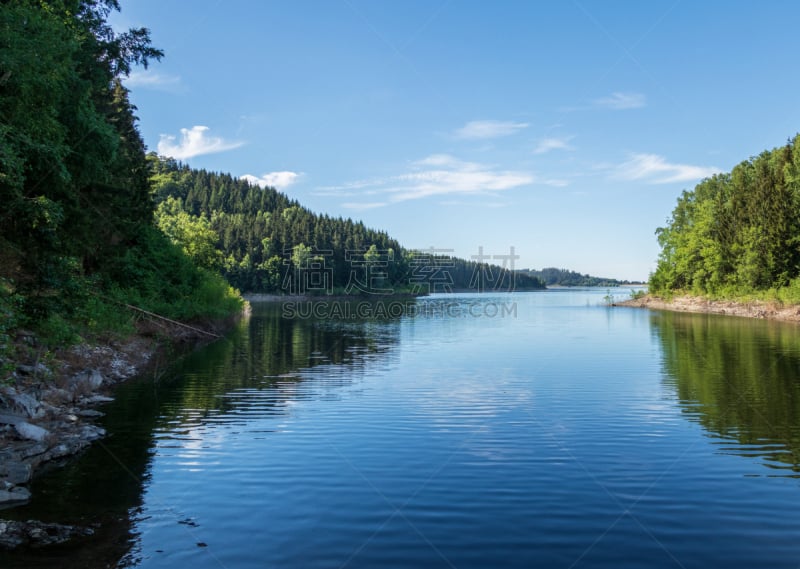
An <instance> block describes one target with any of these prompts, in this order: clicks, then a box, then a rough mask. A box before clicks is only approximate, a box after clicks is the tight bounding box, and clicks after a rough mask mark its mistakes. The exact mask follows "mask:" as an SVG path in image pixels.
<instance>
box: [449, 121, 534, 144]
mask: <svg viewBox="0 0 800 569" xmlns="http://www.w3.org/2000/svg"><path fill="white" fill-rule="evenodd" d="M524 128H528V123H526V122H512V121H492V120H489V121H471V122H468V123H467V124H465V125H464V126H462V127H461V128H459V129H457V130H456V131H455V136H456V138H460V139H464V140H477V139H486V138H499V137H501V136H508V135H511V134H514V133H516V132H518V131H520V130H522V129H524Z"/></svg>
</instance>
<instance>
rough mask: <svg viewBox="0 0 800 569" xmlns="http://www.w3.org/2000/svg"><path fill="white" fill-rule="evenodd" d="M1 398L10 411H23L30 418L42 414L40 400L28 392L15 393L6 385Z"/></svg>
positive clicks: (14, 390)
mask: <svg viewBox="0 0 800 569" xmlns="http://www.w3.org/2000/svg"><path fill="white" fill-rule="evenodd" d="M2 396H3V400H4V401H5V403H6V406H7V407H8V408H9V409H10V410H11V411H17V412H19V413H24V414H25V415H26V416H28V417H30V418H31V419H35V418H38V417H39V416H40V415H41V414H42V410H41V404H40V402H39V401H38V400H37V399H36V398H35V397H34V396H33V395H31V394H30V393H17V390H16V389H14V388H13V387H7V388H5V389H4V390H3V392H2Z"/></svg>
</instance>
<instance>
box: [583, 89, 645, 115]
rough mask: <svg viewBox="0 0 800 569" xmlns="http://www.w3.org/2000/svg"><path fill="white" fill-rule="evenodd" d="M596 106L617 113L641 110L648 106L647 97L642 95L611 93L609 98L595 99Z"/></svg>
mask: <svg viewBox="0 0 800 569" xmlns="http://www.w3.org/2000/svg"><path fill="white" fill-rule="evenodd" d="M594 104H595V105H596V106H598V107H605V108H607V109H612V110H615V111H624V110H627V109H640V108H642V107H644V106H645V105H646V104H647V100H646V98H645V96H644V95H643V94H641V93H622V92H619V91H617V92H615V93H611V95H609V96H608V97H603V98H602V99H595V100H594Z"/></svg>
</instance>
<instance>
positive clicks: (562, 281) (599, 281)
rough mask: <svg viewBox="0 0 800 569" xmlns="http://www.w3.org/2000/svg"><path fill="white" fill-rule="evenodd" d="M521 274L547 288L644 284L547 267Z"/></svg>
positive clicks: (526, 270)
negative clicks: (532, 278) (535, 279)
mask: <svg viewBox="0 0 800 569" xmlns="http://www.w3.org/2000/svg"><path fill="white" fill-rule="evenodd" d="M521 272H522V273H523V274H525V275H527V276H530V277H535V278H537V279H540V280H541V281H543V282H544V283H545V284H546V285H547V286H605V287H615V286H625V285H632V284H644V283H640V282H635V281H627V280H618V279H610V278H605V277H593V276H591V275H582V274H580V273H576V272H575V271H570V270H567V269H557V268H555V267H547V268H545V269H541V270H536V269H524V270H523V271H521Z"/></svg>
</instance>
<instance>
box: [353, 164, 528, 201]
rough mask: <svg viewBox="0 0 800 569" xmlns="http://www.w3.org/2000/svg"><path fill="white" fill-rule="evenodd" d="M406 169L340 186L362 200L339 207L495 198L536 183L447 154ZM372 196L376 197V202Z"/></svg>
mask: <svg viewBox="0 0 800 569" xmlns="http://www.w3.org/2000/svg"><path fill="white" fill-rule="evenodd" d="M410 166H411V167H410V171H409V172H406V173H404V174H400V175H398V176H392V177H389V178H385V179H382V180H371V181H370V182H369V184H365V183H363V182H354V183H351V184H345V185H343V186H340V187H341V188H342V190H343V191H344V192H346V194H344V195H347V196H348V197H353V195H354V193H355V192H354V191H353V190H355V189H358V190H359V192H358V193H357V196H360V197H363V198H364V199H363V200H350V201H348V202H346V203H344V204H342V205H343V207H347V208H350V209H361V210H363V209H372V208H376V207H381V206H385V205H389V204H393V203H400V202H405V201H410V200H418V199H423V198H429V197H433V196H436V197H442V196H450V197H452V196H467V195H472V196H475V195H496V194H497V193H498V192H503V191H506V190H511V189H514V188H520V187H523V186H528V185H531V184H533V183H535V182H536V179H535V176H534V175H533V174H532V173H530V172H524V171H514V170H501V169H498V168H496V167H494V166H490V165H485V164H479V163H477V162H466V161H463V160H459V159H458V158H455V157H454V156H451V155H449V154H432V155H430V156H428V157H426V158H424V159H422V160H418V161H416V162H413V163H412V164H411V165H410ZM345 188H346V189H345ZM376 196H380V197H379V198H378V199H377V200H376V199H375V197H376ZM444 203H446V202H444Z"/></svg>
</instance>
